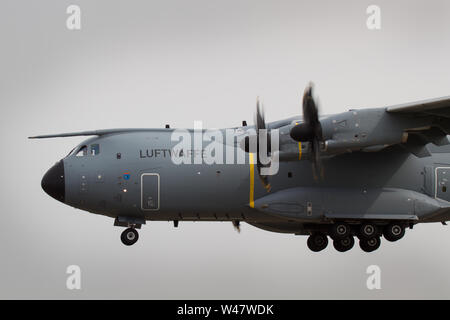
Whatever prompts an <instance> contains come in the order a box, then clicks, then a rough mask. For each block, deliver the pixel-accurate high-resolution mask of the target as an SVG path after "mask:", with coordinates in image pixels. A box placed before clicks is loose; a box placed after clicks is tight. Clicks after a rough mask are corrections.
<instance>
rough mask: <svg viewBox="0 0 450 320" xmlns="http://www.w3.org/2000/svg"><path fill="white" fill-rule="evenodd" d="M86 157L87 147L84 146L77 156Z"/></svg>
mask: <svg viewBox="0 0 450 320" xmlns="http://www.w3.org/2000/svg"><path fill="white" fill-rule="evenodd" d="M86 155H87V146H82V147H81V148H80V150H78V152H77V154H76V156H77V157H84V156H86Z"/></svg>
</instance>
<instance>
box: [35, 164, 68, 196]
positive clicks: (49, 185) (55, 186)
mask: <svg viewBox="0 0 450 320" xmlns="http://www.w3.org/2000/svg"><path fill="white" fill-rule="evenodd" d="M41 186H42V189H44V191H45V192H46V193H47V194H48V195H49V196H51V197H53V198H55V199H56V200H58V201H61V202H64V198H65V193H66V190H65V189H66V188H65V181H64V163H63V161H62V160H61V161H59V162H57V163H56V164H55V165H54V166H53V167H51V168H50V169H49V170H48V171H47V172H46V173H45V175H44V177H43V178H42V181H41Z"/></svg>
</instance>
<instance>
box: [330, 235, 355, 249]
mask: <svg viewBox="0 0 450 320" xmlns="http://www.w3.org/2000/svg"><path fill="white" fill-rule="evenodd" d="M354 244H355V239H353V236H347V237H345V238H344V239H340V240H333V246H334V248H335V249H336V250H337V251H339V252H346V251H348V250H350V249H351V248H353V245H354Z"/></svg>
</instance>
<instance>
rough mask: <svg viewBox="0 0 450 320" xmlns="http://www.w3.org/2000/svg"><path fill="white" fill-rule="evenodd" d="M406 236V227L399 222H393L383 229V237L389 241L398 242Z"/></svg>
mask: <svg viewBox="0 0 450 320" xmlns="http://www.w3.org/2000/svg"><path fill="white" fill-rule="evenodd" d="M404 235H405V226H403V224H401V223H398V222H391V223H390V224H388V225H387V226H385V227H384V228H383V236H384V238H385V239H386V240H387V241H391V242H394V241H397V240H400V239H401V238H403V236H404Z"/></svg>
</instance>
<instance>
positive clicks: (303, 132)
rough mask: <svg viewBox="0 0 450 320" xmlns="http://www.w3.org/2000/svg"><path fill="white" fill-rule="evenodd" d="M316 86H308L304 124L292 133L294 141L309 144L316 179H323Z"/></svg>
mask: <svg viewBox="0 0 450 320" xmlns="http://www.w3.org/2000/svg"><path fill="white" fill-rule="evenodd" d="M313 89H314V85H313V83H312V82H310V83H309V84H308V86H307V87H306V89H305V92H304V93H303V101H302V106H303V122H302V123H300V124H297V125H296V126H294V127H293V128H292V129H291V131H290V136H291V138H292V139H293V140H295V141H299V142H309V150H310V154H311V162H312V167H313V173H314V177H315V178H317V177H319V176H320V177H321V178H323V167H322V163H321V161H320V143H321V142H322V141H323V135H322V125H321V124H320V121H319V108H318V106H317V103H316V101H315V99H314V96H313Z"/></svg>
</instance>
